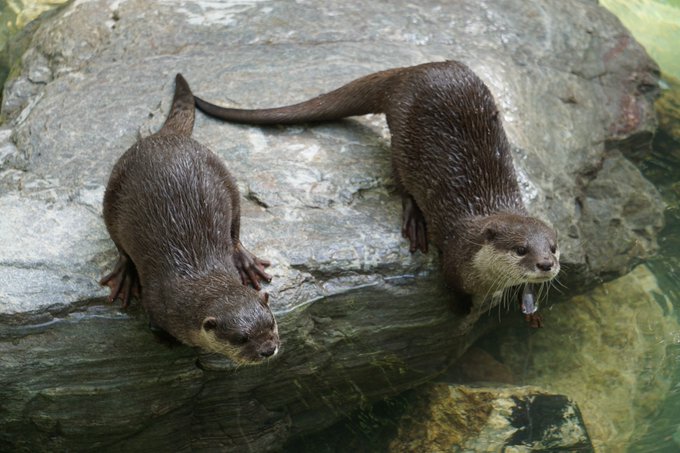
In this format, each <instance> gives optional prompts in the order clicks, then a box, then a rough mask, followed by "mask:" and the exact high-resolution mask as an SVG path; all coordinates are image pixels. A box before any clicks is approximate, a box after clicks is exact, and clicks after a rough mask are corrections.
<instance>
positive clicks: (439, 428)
mask: <svg viewBox="0 0 680 453" xmlns="http://www.w3.org/2000/svg"><path fill="white" fill-rule="evenodd" d="M419 393H420V398H419V400H418V402H417V403H416V404H414V405H413V406H412V407H411V408H409V409H408V410H407V412H406V413H405V414H403V415H402V417H401V419H400V420H399V421H398V423H397V434H396V436H395V438H394V439H393V440H392V441H391V442H390V445H389V448H388V451H389V452H390V453H398V452H404V453H406V452H413V451H432V452H434V451H441V452H445V451H474V452H497V451H506V452H528V451H580V452H592V451H594V450H593V447H592V444H591V442H590V438H589V437H588V432H587V431H586V427H585V424H584V423H583V419H582V417H581V413H580V411H579V409H578V407H577V406H576V403H574V402H573V401H571V400H570V399H569V398H567V397H565V396H563V395H555V394H550V393H547V392H545V391H544V390H541V389H539V388H535V387H509V388H505V389H503V388H500V389H499V388H493V387H483V386H480V387H468V386H464V385H456V386H449V385H446V384H444V383H437V384H429V385H427V386H425V387H424V388H422V389H421V390H420V391H419Z"/></svg>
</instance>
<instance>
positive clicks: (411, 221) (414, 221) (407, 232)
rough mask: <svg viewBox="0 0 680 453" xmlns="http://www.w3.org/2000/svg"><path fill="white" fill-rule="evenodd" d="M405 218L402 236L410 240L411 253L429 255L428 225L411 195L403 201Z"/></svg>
mask: <svg viewBox="0 0 680 453" xmlns="http://www.w3.org/2000/svg"><path fill="white" fill-rule="evenodd" d="M402 206H403V207H404V217H403V222H402V224H401V235H402V236H403V237H405V238H406V239H408V240H409V243H410V245H409V251H410V252H411V253H414V252H415V251H416V250H420V251H421V252H423V253H427V223H425V217H424V216H423V212H422V211H421V210H420V208H419V207H418V205H417V204H416V201H415V200H414V199H413V197H411V196H410V195H406V196H404V197H403V199H402Z"/></svg>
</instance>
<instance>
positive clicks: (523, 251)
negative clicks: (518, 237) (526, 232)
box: [515, 246, 529, 256]
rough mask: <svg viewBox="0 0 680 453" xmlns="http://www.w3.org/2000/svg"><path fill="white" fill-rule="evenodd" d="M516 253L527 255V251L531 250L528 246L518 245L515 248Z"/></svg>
mask: <svg viewBox="0 0 680 453" xmlns="http://www.w3.org/2000/svg"><path fill="white" fill-rule="evenodd" d="M515 253H516V254H517V255H519V256H524V255H526V254H527V253H529V250H527V248H526V247H522V246H520V247H517V248H516V249H515Z"/></svg>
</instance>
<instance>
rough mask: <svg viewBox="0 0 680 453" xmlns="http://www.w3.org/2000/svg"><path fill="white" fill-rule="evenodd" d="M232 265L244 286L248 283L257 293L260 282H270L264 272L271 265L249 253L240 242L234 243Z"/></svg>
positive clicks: (270, 277) (269, 277) (268, 276)
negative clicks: (234, 266)
mask: <svg viewBox="0 0 680 453" xmlns="http://www.w3.org/2000/svg"><path fill="white" fill-rule="evenodd" d="M234 264H235V265H236V269H238V273H239V275H240V276H241V281H242V282H243V284H244V285H247V284H248V283H249V282H250V284H252V285H253V288H255V289H256V290H258V291H259V290H260V280H264V281H266V282H267V283H269V282H270V281H272V276H271V275H269V274H267V273H266V272H265V271H264V269H265V268H266V267H269V265H271V263H270V262H269V261H267V260H262V259H260V258H258V257H256V256H255V255H253V254H252V253H250V252H249V251H248V250H246V248H245V247H244V246H243V244H241V243H240V242H238V243H236V246H235V247H234Z"/></svg>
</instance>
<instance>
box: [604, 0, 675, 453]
mask: <svg viewBox="0 0 680 453" xmlns="http://www.w3.org/2000/svg"><path fill="white" fill-rule="evenodd" d="M601 3H602V4H603V5H604V6H605V7H606V8H608V9H609V10H610V11H612V12H614V13H615V14H616V15H617V16H618V17H619V18H620V19H621V21H622V22H623V23H624V24H625V25H626V26H627V27H628V28H629V29H630V30H631V31H632V33H633V34H634V35H635V37H636V38H637V40H638V41H639V42H640V43H641V44H642V45H643V46H644V47H645V49H646V50H647V52H649V54H650V55H651V56H652V57H653V58H654V59H655V60H656V61H657V62H658V63H659V66H660V67H661V70H662V73H663V74H664V78H665V79H667V82H668V83H667V88H666V91H665V92H664V94H663V96H664V97H673V98H674V99H677V100H680V83H678V80H680V47H679V46H680V0H665V1H664V0H655V1H651V0H602V1H601ZM679 105H680V103H678V102H677V101H676V103H675V106H674V107H670V108H669V107H668V104H667V103H660V104H659V107H663V110H661V109H660V110H659V115H660V120H661V121H660V123H661V125H662V126H665V128H661V129H660V131H659V132H658V133H657V135H656V137H655V140H654V145H653V153H652V155H651V156H649V157H648V158H647V159H646V160H645V161H644V162H642V163H641V170H642V171H643V173H644V175H645V176H646V177H647V178H648V179H649V180H650V181H652V182H653V183H654V184H655V185H656V186H657V188H658V189H659V191H660V192H661V194H662V196H663V198H664V201H665V202H666V203H667V204H668V208H667V210H666V228H665V229H664V231H663V232H662V235H661V237H660V238H659V245H660V246H661V252H660V253H659V255H658V256H657V257H656V258H655V259H653V260H652V261H651V263H649V266H650V268H651V270H652V271H653V272H654V274H655V275H656V277H657V279H658V281H659V285H660V287H661V289H662V290H663V291H664V293H665V295H666V296H667V297H668V298H669V299H670V300H671V301H672V303H673V305H674V307H675V310H676V313H678V311H679V310H680V109H678V106H679ZM669 126H670V127H669ZM669 349H670V351H669V353H670V357H671V360H672V361H673V364H672V367H673V375H672V382H671V392H670V394H669V395H668V397H667V399H666V401H665V402H664V404H663V405H662V407H661V408H660V409H659V411H658V413H657V414H656V416H655V417H654V418H653V420H652V421H651V423H650V427H649V429H648V431H647V433H646V435H645V436H644V437H642V438H641V439H639V440H637V441H634V442H633V443H632V445H631V446H630V449H629V451H631V452H636V453H637V452H648V451H655V452H669V453H670V452H677V451H680V339H677V338H676V342H675V345H672V346H669Z"/></svg>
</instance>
